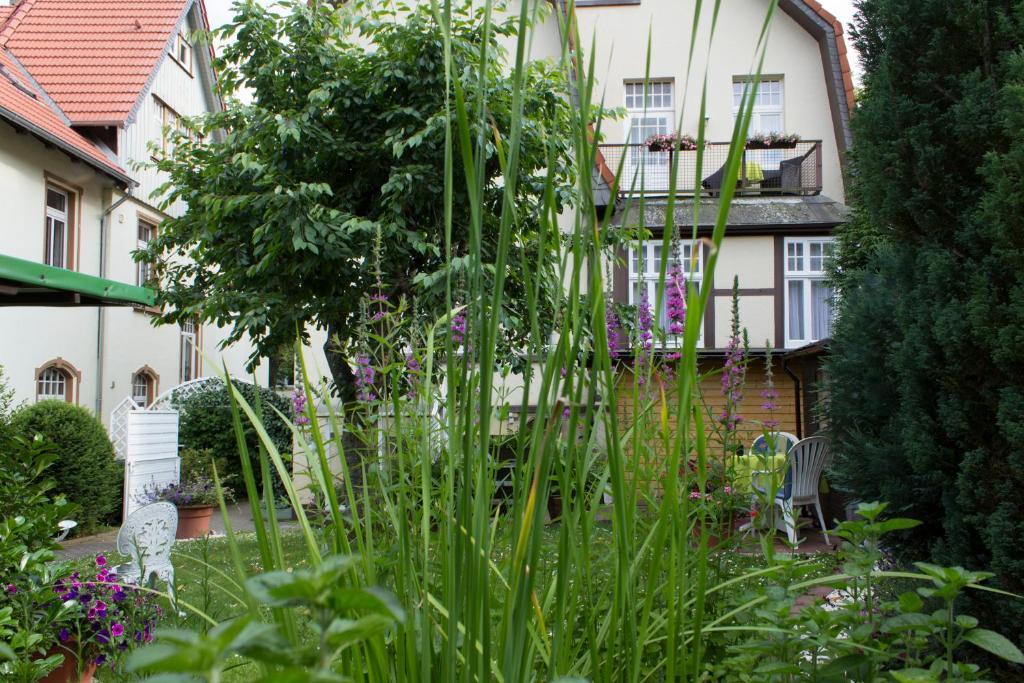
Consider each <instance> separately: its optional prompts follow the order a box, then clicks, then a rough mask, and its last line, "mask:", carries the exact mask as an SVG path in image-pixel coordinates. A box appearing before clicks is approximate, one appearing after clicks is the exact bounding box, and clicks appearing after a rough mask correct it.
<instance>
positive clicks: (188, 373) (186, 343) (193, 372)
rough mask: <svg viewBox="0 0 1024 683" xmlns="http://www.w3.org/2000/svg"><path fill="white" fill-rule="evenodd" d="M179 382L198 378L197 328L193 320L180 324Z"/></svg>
mask: <svg viewBox="0 0 1024 683" xmlns="http://www.w3.org/2000/svg"><path fill="white" fill-rule="evenodd" d="M179 356H180V358H179V369H180V372H179V380H180V381H182V382H188V381H189V380H193V379H196V378H197V377H198V376H199V326H198V325H197V324H196V321H195V320H184V321H182V323H181V344H180V348H179Z"/></svg>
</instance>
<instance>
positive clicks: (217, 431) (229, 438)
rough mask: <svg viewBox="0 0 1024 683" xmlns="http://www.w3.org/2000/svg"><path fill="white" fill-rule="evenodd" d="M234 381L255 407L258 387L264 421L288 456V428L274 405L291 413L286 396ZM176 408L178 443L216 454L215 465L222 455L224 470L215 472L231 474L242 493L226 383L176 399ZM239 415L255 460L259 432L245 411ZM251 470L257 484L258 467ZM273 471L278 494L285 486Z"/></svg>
mask: <svg viewBox="0 0 1024 683" xmlns="http://www.w3.org/2000/svg"><path fill="white" fill-rule="evenodd" d="M234 385H235V387H236V388H237V390H238V392H239V393H240V394H241V395H242V396H243V397H244V398H245V400H246V401H247V402H248V403H249V405H251V406H253V408H254V409H255V408H256V391H257V389H259V396H260V406H261V410H262V412H263V415H264V416H265V417H264V420H263V425H264V427H265V428H266V430H267V433H268V434H269V435H270V438H271V440H272V441H273V442H274V445H275V446H277V449H278V451H280V452H281V454H282V456H288V455H289V454H290V453H291V452H292V433H291V429H290V427H289V426H288V425H287V424H285V423H284V422H283V421H282V420H281V419H280V418H279V417H278V415H277V414H276V413H275V412H274V409H275V408H276V409H277V410H278V411H280V412H281V413H282V414H284V415H285V416H290V414H291V412H290V411H291V404H290V402H289V400H288V399H287V398H285V397H283V396H281V395H280V394H278V393H277V392H275V391H272V390H270V389H267V388H263V387H256V385H254V384H250V383H248V382H239V381H235V382H234ZM175 408H177V409H178V411H179V423H178V424H179V427H178V430H179V433H178V439H179V443H180V444H181V445H182V446H183V447H185V448H191V449H196V450H209V451H212V453H213V456H214V457H216V458H218V467H219V463H220V462H221V460H219V459H220V458H223V459H224V461H225V462H226V463H227V471H226V472H218V473H219V474H220V475H221V476H228V477H231V480H230V483H231V485H232V487H233V488H234V489H235V491H236V492H238V493H242V492H243V491H244V487H243V482H242V461H241V459H240V457H239V453H238V442H237V440H236V438H235V429H234V426H233V422H232V418H231V398H230V396H228V389H227V386H225V385H224V384H213V385H209V386H208V387H206V388H204V389H203V390H201V391H199V392H197V393H195V394H192V395H190V396H188V397H186V398H184V399H182V400H181V401H177V402H175ZM241 418H242V426H243V428H244V431H245V437H246V445H247V446H248V448H249V453H250V455H251V456H252V457H253V461H254V462H256V460H255V456H256V454H257V453H258V452H259V451H258V449H259V444H260V440H259V436H258V435H257V434H256V430H255V429H254V428H253V426H252V423H251V422H250V420H249V419H248V418H246V416H245V415H244V414H242V416H241ZM254 472H255V474H256V477H257V479H256V481H257V485H259V481H260V480H259V476H260V473H259V469H258V467H257V468H255V469H254ZM272 474H273V482H274V491H275V495H281V494H283V493H284V488H283V487H282V486H281V484H280V480H279V478H278V477H277V475H276V473H272Z"/></svg>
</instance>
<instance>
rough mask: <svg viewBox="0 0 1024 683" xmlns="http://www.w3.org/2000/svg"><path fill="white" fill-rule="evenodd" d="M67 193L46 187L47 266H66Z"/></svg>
mask: <svg viewBox="0 0 1024 683" xmlns="http://www.w3.org/2000/svg"><path fill="white" fill-rule="evenodd" d="M69 202H70V198H69V197H68V193H67V192H64V191H63V190H59V189H57V188H55V187H52V186H48V187H47V188H46V246H45V249H46V252H45V262H46V265H48V266H54V267H56V268H67V266H68V258H67V257H68V253H67V252H68V204H69Z"/></svg>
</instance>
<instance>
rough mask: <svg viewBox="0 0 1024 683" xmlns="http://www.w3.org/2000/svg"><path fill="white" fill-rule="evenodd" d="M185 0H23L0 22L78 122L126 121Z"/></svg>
mask: <svg viewBox="0 0 1024 683" xmlns="http://www.w3.org/2000/svg"><path fill="white" fill-rule="evenodd" d="M187 4H189V2H188V0H21V3H20V4H19V5H18V6H17V7H16V8H15V10H14V12H13V13H11V14H10V15H9V16H8V17H7V20H6V22H4V27H3V29H2V30H0V47H4V46H5V45H4V44H5V42H6V47H7V48H8V49H10V50H11V51H12V52H13V53H14V55H15V56H16V57H17V58H18V60H19V61H20V62H21V63H22V64H24V65H25V68H26V69H28V71H29V73H31V74H32V76H33V78H35V79H36V81H37V82H38V83H39V85H41V86H42V87H43V89H44V90H45V91H46V92H47V93H48V94H49V95H50V97H52V98H53V100H54V101H55V102H56V103H57V105H58V106H59V107H60V108H61V109H62V110H63V111H64V113H65V114H67V116H68V118H69V119H71V122H72V123H73V124H83V125H84V124H96V123H124V121H125V120H127V118H128V116H129V114H130V113H131V110H132V108H133V106H134V105H135V102H136V101H137V100H138V98H139V94H140V93H141V92H142V90H143V88H144V87H145V85H146V83H147V81H148V80H149V77H150V75H151V74H152V73H153V69H154V68H155V67H156V65H157V63H158V62H159V60H160V58H161V57H162V56H163V53H164V50H165V49H166V47H167V45H168V41H169V40H170V38H171V35H172V31H173V29H174V28H175V26H176V25H177V23H178V20H179V19H180V18H181V15H182V12H183V11H184V9H185V6H186V5H187Z"/></svg>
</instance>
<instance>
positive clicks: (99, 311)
mask: <svg viewBox="0 0 1024 683" xmlns="http://www.w3.org/2000/svg"><path fill="white" fill-rule="evenodd" d="M131 192H132V190H131V187H130V186H129V187H128V188H127V189H126V190H125V193H124V194H123V195H122V196H121V198H120V199H118V200H117V201H116V202H114V203H112V204H111V205H110V206H108V207H107V208H106V209H105V210H104V211H103V214H102V215H101V216H100V273H99V275H100V277H101V278H106V277H107V218H108V217H109V216H110V214H111V213H113V211H114V209H116V208H117V207H119V206H121V205H122V204H124V203H125V202H126V201H128V200H129V199H131V196H132V194H131ZM105 313H106V311H105V310H104V307H103V306H97V307H96V417H98V418H99V419H100V421H101V422H102V421H103V344H104V328H105V326H104V324H103V323H104V322H105V321H106V316H105V315H104V314H105Z"/></svg>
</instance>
